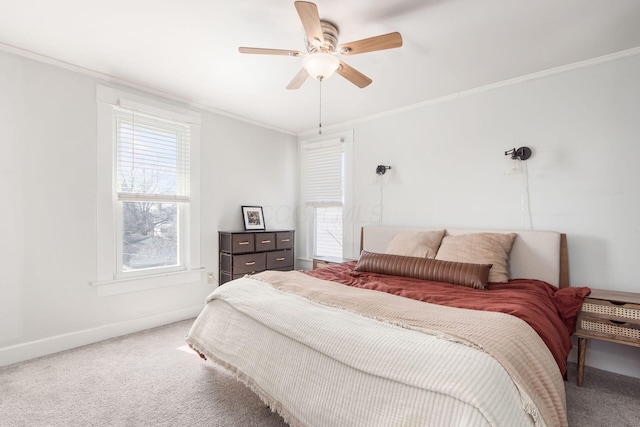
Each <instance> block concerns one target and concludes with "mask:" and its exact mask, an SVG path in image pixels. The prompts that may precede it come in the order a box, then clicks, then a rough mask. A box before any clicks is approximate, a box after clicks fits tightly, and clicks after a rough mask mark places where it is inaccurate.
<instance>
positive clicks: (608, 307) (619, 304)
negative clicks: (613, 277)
mask: <svg viewBox="0 0 640 427" xmlns="http://www.w3.org/2000/svg"><path fill="white" fill-rule="evenodd" d="M576 336H577V337H578V387H582V383H583V378H584V362H585V357H586V352H587V342H588V340H589V339H597V340H603V341H610V342H614V343H618V344H626V345H632V346H636V347H640V294H636V293H633V292H617V291H607V290H601V289H592V290H591V295H589V296H588V297H587V298H585V300H584V303H583V304H582V308H581V309H580V312H579V313H578V322H577V325H576Z"/></svg>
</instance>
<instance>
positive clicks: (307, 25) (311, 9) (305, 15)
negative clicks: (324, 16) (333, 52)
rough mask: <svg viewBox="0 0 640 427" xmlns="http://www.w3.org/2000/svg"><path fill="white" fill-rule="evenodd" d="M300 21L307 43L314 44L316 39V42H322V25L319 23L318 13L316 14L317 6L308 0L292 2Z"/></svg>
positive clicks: (319, 43)
mask: <svg viewBox="0 0 640 427" xmlns="http://www.w3.org/2000/svg"><path fill="white" fill-rule="evenodd" d="M293 4H294V5H295V7H296V10H297V11H298V16H300V21H302V26H303V27H304V32H305V34H306V35H307V40H309V43H311V44H312V45H314V44H315V43H314V40H317V42H316V43H317V44H318V45H321V44H322V43H324V35H323V34H322V25H321V24H320V15H318V7H317V6H316V5H315V4H314V3H311V2H308V1H296V2H294V3H293Z"/></svg>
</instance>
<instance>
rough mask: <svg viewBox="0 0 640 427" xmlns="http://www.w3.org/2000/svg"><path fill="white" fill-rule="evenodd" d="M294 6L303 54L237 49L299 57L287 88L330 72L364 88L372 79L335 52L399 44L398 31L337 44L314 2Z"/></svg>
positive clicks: (335, 32)
mask: <svg viewBox="0 0 640 427" xmlns="http://www.w3.org/2000/svg"><path fill="white" fill-rule="evenodd" d="M294 5H295V8H296V11H297V12H298V16H300V20H301V21H302V26H303V27H304V31H305V34H306V37H305V43H306V45H307V53H305V54H303V53H302V52H300V51H299V50H286V49H264V48H258V47H240V48H238V50H239V51H240V53H249V54H261V55H286V56H293V57H299V56H303V59H302V69H301V70H300V71H299V72H298V74H296V76H295V77H294V78H293V80H291V82H290V83H289V85H287V89H298V88H300V86H302V84H303V83H304V82H305V81H306V80H307V78H308V77H309V76H311V77H314V78H317V79H319V80H320V81H322V80H324V79H327V78H329V77H330V76H331V75H332V74H333V73H334V72H335V73H338V74H339V75H341V76H342V77H344V78H345V79H347V80H349V81H350V82H351V83H353V84H355V85H356V86H358V87H359V88H363V87H366V86H368V85H369V84H371V82H372V80H371V79H370V78H369V77H367V76H365V75H364V74H362V73H361V72H359V71H358V70H356V69H355V68H353V67H350V66H349V65H347V64H345V63H344V62H342V61H341V60H340V59H338V58H337V55H344V56H349V55H356V54H358V53H366V52H373V51H376V50H385V49H393V48H396V47H400V46H402V36H401V35H400V33H398V32H394V33H389V34H384V35H380V36H376V37H371V38H367V39H362V40H357V41H354V42H350V43H343V44H338V28H337V27H336V26H335V25H334V24H333V23H331V22H328V21H323V20H321V19H320V17H319V15H318V7H317V6H316V5H315V4H314V3H311V2H307V1H296V2H294Z"/></svg>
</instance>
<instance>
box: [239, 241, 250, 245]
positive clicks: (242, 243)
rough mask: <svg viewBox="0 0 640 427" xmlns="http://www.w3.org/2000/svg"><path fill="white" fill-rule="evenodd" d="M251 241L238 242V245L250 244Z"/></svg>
mask: <svg viewBox="0 0 640 427" xmlns="http://www.w3.org/2000/svg"><path fill="white" fill-rule="evenodd" d="M248 244H249V242H238V245H248Z"/></svg>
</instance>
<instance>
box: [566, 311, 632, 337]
mask: <svg viewBox="0 0 640 427" xmlns="http://www.w3.org/2000/svg"><path fill="white" fill-rule="evenodd" d="M576 335H578V336H581V337H591V338H599V339H604V340H608V341H615V342H620V341H624V342H628V343H630V344H634V345H640V324H639V323H632V322H623V321H619V320H610V319H603V318H600V317H593V316H589V315H588V314H585V313H581V314H580V315H579V316H578V323H577V325H576Z"/></svg>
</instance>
